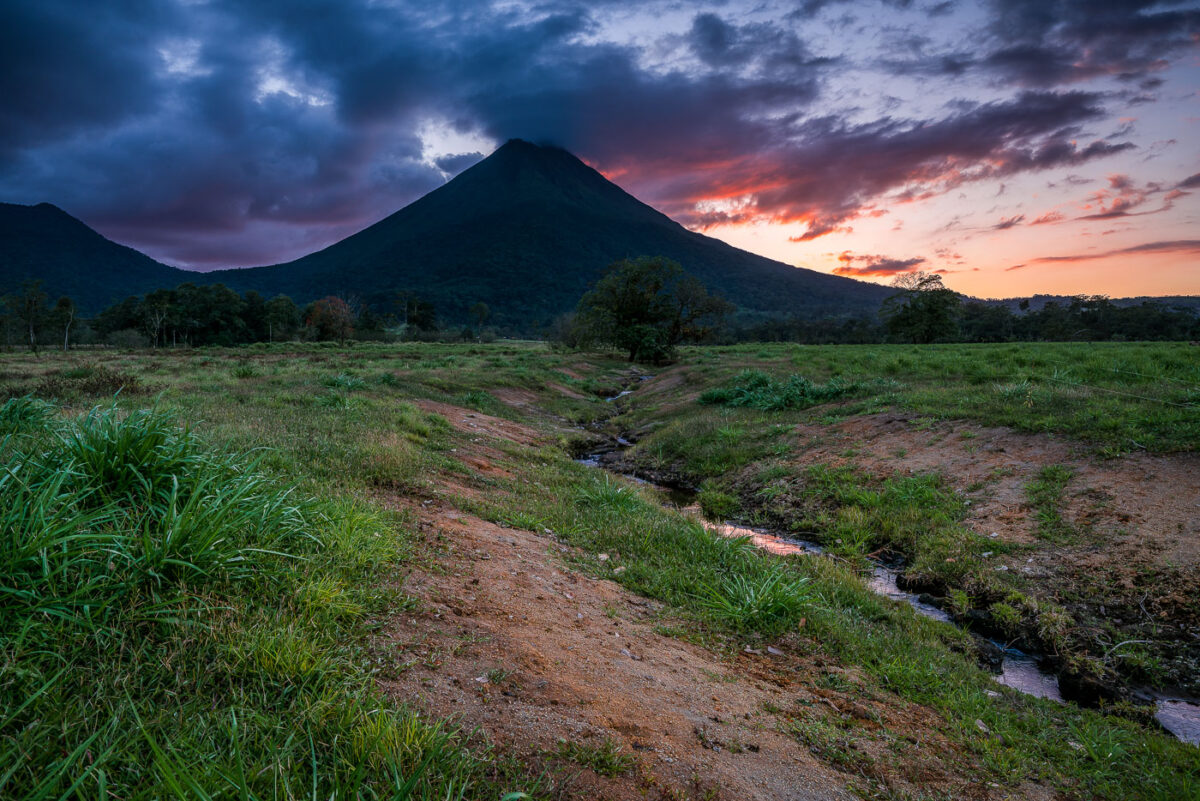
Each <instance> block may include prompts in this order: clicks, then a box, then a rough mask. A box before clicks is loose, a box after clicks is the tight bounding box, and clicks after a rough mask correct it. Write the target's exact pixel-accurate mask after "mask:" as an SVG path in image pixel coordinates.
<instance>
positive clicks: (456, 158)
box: [434, 153, 483, 175]
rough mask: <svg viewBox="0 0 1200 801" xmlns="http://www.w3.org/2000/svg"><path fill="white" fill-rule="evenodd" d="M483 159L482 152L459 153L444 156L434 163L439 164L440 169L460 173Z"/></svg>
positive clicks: (451, 173)
mask: <svg viewBox="0 0 1200 801" xmlns="http://www.w3.org/2000/svg"><path fill="white" fill-rule="evenodd" d="M482 160H483V154H482V153H457V154H455V155H453V156H442V157H441V158H439V159H437V160H436V161H435V162H434V163H435V164H437V167H438V169H439V170H441V171H442V172H445V173H449V174H450V175H458V174H459V173H460V172H462V171H463V170H465V169H466V168H467V167H470V166H471V165H473V164H476V163H478V162H480V161H482Z"/></svg>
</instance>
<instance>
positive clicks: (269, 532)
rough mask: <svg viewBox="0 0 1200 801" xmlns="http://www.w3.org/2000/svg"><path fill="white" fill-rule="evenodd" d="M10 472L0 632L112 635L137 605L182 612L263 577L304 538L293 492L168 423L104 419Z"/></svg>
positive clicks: (165, 419)
mask: <svg viewBox="0 0 1200 801" xmlns="http://www.w3.org/2000/svg"><path fill="white" fill-rule="evenodd" d="M40 445H41V447H33V448H31V449H30V450H28V451H10V452H9V453H8V454H7V456H8V465H7V466H5V467H3V468H0V526H2V527H3V530H4V531H5V533H6V537H5V539H4V542H3V546H2V547H0V575H3V576H5V577H6V578H5V584H6V585H7V588H8V590H9V591H8V592H6V593H4V594H3V595H2V596H0V620H3V621H4V624H5V627H6V628H7V627H9V626H11V627H13V628H9V629H8V630H14V629H16V628H20V627H21V626H22V624H23V621H28V620H29V619H30V618H31V617H32V616H33V615H34V614H35V613H44V614H49V615H52V616H55V617H59V618H63V619H68V620H76V621H77V622H80V623H83V622H87V623H89V624H96V623H102V622H103V621H105V620H108V619H109V618H110V617H111V616H112V615H114V614H118V613H124V614H128V613H129V609H127V608H124V603H125V602H126V601H127V600H128V601H130V602H133V601H135V600H136V601H137V602H139V603H142V604H147V605H148V606H149V607H152V608H155V607H161V606H178V605H179V604H180V603H185V602H186V601H187V600H188V599H189V598H191V597H192V593H193V592H194V590H195V589H196V588H198V587H200V586H203V585H205V584H209V583H213V582H221V581H229V580H238V579H243V578H249V577H251V576H256V575H260V574H261V570H262V567H263V564H262V562H263V558H264V555H266V554H275V553H278V552H280V551H282V550H284V549H286V548H287V547H288V545H289V543H293V542H295V541H297V540H298V539H300V538H302V537H303V536H304V535H303V530H304V529H303V519H302V516H301V513H300V509H299V508H298V506H297V505H296V504H295V503H293V502H292V501H291V495H290V492H289V491H288V490H286V489H281V488H278V487H276V486H275V485H274V484H272V483H271V482H270V481H269V480H268V479H267V478H266V477H265V476H264V475H263V474H262V473H261V472H260V471H259V470H258V469H257V467H258V466H257V463H256V462H254V461H252V460H251V461H246V460H242V459H237V458H234V457H232V456H229V455H226V454H221V453H219V452H216V451H212V450H210V449H208V448H206V447H204V446H203V445H202V444H201V443H200V442H199V441H198V440H197V439H196V438H195V437H194V436H192V435H191V433H190V432H189V431H187V430H186V429H181V428H179V427H178V426H177V425H175V423H174V421H173V420H172V419H171V418H170V417H169V416H168V415H166V414H164V413H162V412H158V411H153V410H151V411H139V412H134V413H132V414H129V415H128V416H125V417H123V418H122V417H120V416H119V415H118V413H117V410H116V409H115V408H113V407H109V408H107V409H96V410H93V411H92V412H91V413H89V414H88V415H86V416H85V417H83V418H82V419H80V420H78V421H73V422H71V423H69V424H68V426H67V428H66V430H65V431H64V432H63V433H61V434H59V435H57V436H53V437H51V438H49V440H47V441H45V442H43V443H40Z"/></svg>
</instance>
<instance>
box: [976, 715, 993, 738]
mask: <svg viewBox="0 0 1200 801" xmlns="http://www.w3.org/2000/svg"><path fill="white" fill-rule="evenodd" d="M975 728H977V729H979V730H980V731H981V732H983V733H984V734H991V733H992V730H991V729H989V728H988V727H987V724H986V723H984V722H983V721H982V720H979V719H978V718H976V719H975Z"/></svg>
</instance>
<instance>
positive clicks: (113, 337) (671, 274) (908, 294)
mask: <svg viewBox="0 0 1200 801" xmlns="http://www.w3.org/2000/svg"><path fill="white" fill-rule="evenodd" d="M893 285H894V286H895V288H896V294H895V295H893V296H892V297H891V298H889V299H888V300H887V301H885V302H884V304H883V306H882V308H881V309H880V311H879V313H878V314H877V315H875V316H863V317H851V318H839V319H823V320H821V319H817V320H814V319H811V318H801V317H796V318H792V319H781V318H777V317H772V318H765V319H764V318H757V319H754V318H747V316H745V313H742V314H741V315H739V316H735V314H734V312H735V311H736V310H735V308H734V307H733V306H732V305H731V304H730V303H728V302H726V301H725V300H723V299H721V298H720V297H717V296H715V295H711V294H709V292H708V290H707V289H706V288H705V287H704V286H703V285H702V284H701V283H700V282H699V281H698V280H696V279H695V278H694V277H692V276H690V275H688V274H687V273H686V272H685V271H684V270H683V268H682V267H680V265H679V264H677V263H675V262H672V261H670V260H668V259H664V258H649V257H643V258H638V259H624V260H621V261H618V262H615V263H613V264H612V265H610V266H609V268H608V269H607V270H606V271H605V273H604V274H603V275H602V276H601V278H600V279H599V280H598V281H597V282H596V284H595V285H593V287H592V289H591V290H589V291H588V292H587V293H586V294H585V295H584V296H583V297H582V298H581V299H580V301H579V304H578V306H577V307H576V310H575V312H574V313H573V314H570V315H565V316H563V317H562V318H560V319H559V320H558V321H557V322H556V323H555V325H554V326H552V328H551V329H550V330H549V331H547V332H546V338H547V339H549V340H550V341H551V342H552V343H555V344H558V345H563V346H566V347H573V348H592V347H612V348H615V349H618V350H621V351H623V352H625V353H626V354H627V355H628V356H629V358H630V359H631V360H634V361H647V362H661V361H666V360H669V359H670V358H671V357H672V356H673V354H674V351H675V348H676V347H677V346H678V345H679V344H681V343H683V342H710V343H734V342H778V341H786V342H799V343H808V344H838V343H844V344H853V343H860V344H868V343H885V342H910V343H918V344H928V343H934V342H1011V341H1072V340H1074V341H1078V340H1085V341H1088V340H1090V341H1102V340H1142V341H1145V340H1176V341H1178V340H1197V339H1200V316H1198V315H1197V314H1195V313H1194V312H1193V311H1191V310H1188V309H1173V308H1169V307H1167V306H1165V305H1163V304H1161V303H1154V302H1144V303H1141V304H1138V305H1133V306H1119V305H1117V304H1115V303H1113V302H1112V301H1111V300H1109V299H1108V298H1107V297H1104V296H1101V295H1080V296H1078V297H1075V298H1072V299H1071V300H1070V301H1069V302H1065V303H1059V302H1057V301H1050V302H1047V303H1046V304H1045V305H1044V306H1043V307H1042V308H1040V309H1030V307H1029V302H1028V301H1020V303H1019V304H1018V306H1017V309H1016V311H1014V310H1013V309H1012V308H1011V307H1010V306H1008V305H1006V304H1002V303H995V302H992V303H989V302H984V301H978V300H973V299H968V298H964V297H963V296H962V295H959V294H958V293H957V292H954V291H953V290H951V289H948V288H947V287H946V286H945V285H944V284H943V283H942V280H941V277H940V276H937V275H933V274H928V273H921V272H917V273H909V274H905V275H903V276H901V277H899V278H898V279H897V280H896V281H895V282H894V283H893ZM376 301H377V302H375V303H370V304H368V303H363V302H361V301H359V300H357V299H356V298H354V297H349V298H346V297H340V296H328V297H325V298H321V299H319V300H316V301H313V302H312V303H309V304H307V305H305V306H299V305H297V304H296V303H295V302H294V301H293V300H292V299H291V298H289V297H288V296H286V295H276V296H275V297H272V298H265V297H263V296H262V295H261V294H260V293H258V292H255V291H253V290H250V291H247V292H243V293H240V294H239V293H238V292H236V291H235V290H233V289H230V288H228V287H226V286H224V285H222V284H211V285H204V286H197V285H195V284H190V283H189V284H182V285H180V286H178V287H176V288H174V289H160V290H157V291H154V292H150V293H148V294H145V295H138V296H131V297H128V298H126V299H125V300H122V301H120V302H118V303H114V304H113V305H112V306H109V307H108V308H107V309H105V310H104V311H102V312H100V313H99V314H98V315H96V316H94V317H92V318H88V319H84V318H82V317H81V316H80V315H79V313H78V310H77V307H76V304H75V303H74V301H73V300H72V299H71V298H69V297H60V298H58V299H57V300H55V301H54V302H51V301H50V298H49V297H48V296H47V294H46V293H45V292H44V291H43V290H42V288H41V284H40V282H38V281H30V282H26V284H25V285H24V286H23V287H22V289H21V290H20V291H19V292H15V293H12V294H9V295H5V296H3V297H2V298H0V330H2V331H3V337H4V340H3V344H4V345H5V346H6V347H8V348H12V347H15V346H19V345H23V346H27V347H29V348H31V349H33V350H37V349H39V348H47V347H62V348H64V349H66V348H69V347H70V346H71V345H72V344H77V345H90V344H107V345H112V346H116V347H169V346H202V345H240V344H247V343H252V342H280V341H290V340H302V341H337V342H340V343H345V342H347V341H349V340H376V341H382V340H389V339H395V338H404V339H440V340H443V341H447V340H468V341H478V340H479V339H480V338H481V335H482V336H483V337H484V338H489V337H494V336H495V332H494V330H490V329H485V328H484V326H485V325H486V323H487V321H488V319H489V317H490V313H491V312H490V310H489V309H488V307H487V305H486V304H484V303H476V304H474V305H473V306H472V307H470V310H469V315H470V324H468V325H464V326H462V327H460V328H443V327H442V326H441V325H440V324H439V321H438V316H437V311H436V309H435V308H434V306H433V304H431V303H429V302H428V301H426V300H423V299H421V298H420V297H418V296H416V295H415V294H413V293H411V292H403V291H400V292H393V293H391V294H390V295H386V296H383V298H382V300H379V299H378V298H376Z"/></svg>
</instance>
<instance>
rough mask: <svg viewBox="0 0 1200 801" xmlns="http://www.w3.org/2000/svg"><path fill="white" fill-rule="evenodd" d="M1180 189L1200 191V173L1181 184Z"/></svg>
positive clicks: (1185, 179)
mask: <svg viewBox="0 0 1200 801" xmlns="http://www.w3.org/2000/svg"><path fill="white" fill-rule="evenodd" d="M1179 188H1180V189H1200V172H1198V173H1196V174H1195V175H1191V176H1188V177H1187V178H1184V179H1183V180H1182V181H1180V182H1179Z"/></svg>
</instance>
